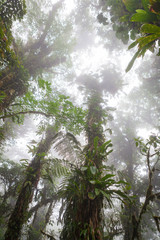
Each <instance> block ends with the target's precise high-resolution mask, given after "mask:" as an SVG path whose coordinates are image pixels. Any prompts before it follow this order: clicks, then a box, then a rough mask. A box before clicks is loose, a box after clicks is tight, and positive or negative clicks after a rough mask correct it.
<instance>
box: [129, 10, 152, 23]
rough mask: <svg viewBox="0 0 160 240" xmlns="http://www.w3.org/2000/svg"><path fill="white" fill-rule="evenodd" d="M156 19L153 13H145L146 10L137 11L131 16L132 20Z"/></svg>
mask: <svg viewBox="0 0 160 240" xmlns="http://www.w3.org/2000/svg"><path fill="white" fill-rule="evenodd" d="M155 20H156V16H155V14H151V13H147V12H143V13H142V12H141V13H140V12H137V13H135V14H134V15H133V16H132V17H131V21H132V22H147V23H149V22H153V21H155Z"/></svg>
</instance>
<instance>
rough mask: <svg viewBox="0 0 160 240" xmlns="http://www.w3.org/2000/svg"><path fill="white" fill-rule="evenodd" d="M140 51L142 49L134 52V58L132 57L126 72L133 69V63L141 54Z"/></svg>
mask: <svg viewBox="0 0 160 240" xmlns="http://www.w3.org/2000/svg"><path fill="white" fill-rule="evenodd" d="M139 53H140V50H138V51H137V52H136V53H135V54H134V56H133V58H132V59H131V61H130V62H129V64H128V66H127V68H126V72H129V71H130V70H131V68H132V67H133V64H134V62H135V60H136V58H137V57H138V56H139Z"/></svg>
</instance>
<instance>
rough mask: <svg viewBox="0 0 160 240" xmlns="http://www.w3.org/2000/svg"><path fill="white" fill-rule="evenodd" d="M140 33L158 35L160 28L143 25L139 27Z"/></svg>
mask: <svg viewBox="0 0 160 240" xmlns="http://www.w3.org/2000/svg"><path fill="white" fill-rule="evenodd" d="M141 32H143V33H160V27H158V26H156V25H154V24H147V23H146V24H143V25H142V27H141Z"/></svg>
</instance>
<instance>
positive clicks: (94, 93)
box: [60, 79, 104, 240]
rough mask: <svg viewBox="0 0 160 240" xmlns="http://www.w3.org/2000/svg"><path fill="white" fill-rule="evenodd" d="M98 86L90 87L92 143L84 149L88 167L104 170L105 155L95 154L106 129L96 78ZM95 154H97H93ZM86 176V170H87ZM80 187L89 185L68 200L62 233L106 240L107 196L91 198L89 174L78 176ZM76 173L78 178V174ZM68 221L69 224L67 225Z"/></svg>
mask: <svg viewBox="0 0 160 240" xmlns="http://www.w3.org/2000/svg"><path fill="white" fill-rule="evenodd" d="M93 82H94V86H95V85H96V87H95V88H94V89H91V90H90V92H91V93H90V98H88V116H87V124H86V125H87V127H86V135H87V138H88V144H87V146H86V147H85V149H84V153H85V156H86V162H85V166H90V165H92V166H96V167H97V169H98V170H99V171H101V170H100V169H101V167H102V160H103V157H102V156H100V154H98V153H96V154H93V151H95V146H94V141H95V138H97V139H98V143H97V148H98V147H100V146H101V145H102V144H103V143H104V136H103V128H102V114H103V113H102V107H101V102H102V99H101V92H100V91H98V82H97V81H96V80H95V79H93ZM90 155H91V156H94V157H90ZM84 175H85V173H84ZM75 176H76V177H77V180H76V179H75V178H74V179H73V181H72V180H71V182H74V181H76V184H77V185H78V189H81V188H82V187H81V186H84V185H85V190H84V192H83V189H82V190H79V191H82V193H81V194H82V195H81V196H80V197H79V196H78V195H76V193H74V191H73V195H74V194H75V196H74V197H71V198H69V199H67V200H68V201H69V202H68V203H67V209H66V211H65V213H64V228H63V230H62V233H61V238H60V239H62V240H64V239H65V240H80V239H81V240H102V238H103V231H102V221H101V220H102V212H101V211H102V207H103V196H102V195H100V194H99V195H98V196H97V197H96V198H95V199H90V198H89V197H88V193H89V192H92V191H93V190H94V189H93V185H92V184H90V182H89V180H90V179H87V180H85V179H86V178H85V176H83V177H82V176H79V175H78V174H77V175H75ZM75 176H74V177H75ZM65 224H66V225H65Z"/></svg>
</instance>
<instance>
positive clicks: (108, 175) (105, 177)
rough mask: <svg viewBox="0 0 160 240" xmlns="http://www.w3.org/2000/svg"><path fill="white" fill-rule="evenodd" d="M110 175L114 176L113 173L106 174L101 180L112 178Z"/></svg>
mask: <svg viewBox="0 0 160 240" xmlns="http://www.w3.org/2000/svg"><path fill="white" fill-rule="evenodd" d="M112 177H115V175H114V174H106V175H105V176H104V177H103V178H102V179H101V180H102V181H105V180H106V179H108V178H112Z"/></svg>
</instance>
